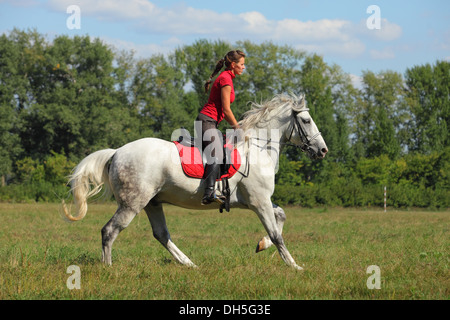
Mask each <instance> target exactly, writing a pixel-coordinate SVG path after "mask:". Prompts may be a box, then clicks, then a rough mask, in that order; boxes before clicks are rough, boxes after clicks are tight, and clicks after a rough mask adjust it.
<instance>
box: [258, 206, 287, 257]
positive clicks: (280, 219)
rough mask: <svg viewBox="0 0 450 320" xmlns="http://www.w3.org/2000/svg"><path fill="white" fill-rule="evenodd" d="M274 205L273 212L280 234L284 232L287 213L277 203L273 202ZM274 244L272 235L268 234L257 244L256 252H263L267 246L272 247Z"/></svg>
mask: <svg viewBox="0 0 450 320" xmlns="http://www.w3.org/2000/svg"><path fill="white" fill-rule="evenodd" d="M272 207H273V214H274V216H275V220H276V222H277V228H278V231H279V232H280V234H282V233H283V226H284V222H285V221H286V214H285V213H284V210H283V209H282V208H281V207H279V206H277V205H276V204H273V203H272ZM272 245H273V242H272V241H271V240H270V237H269V236H268V235H267V236H265V237H264V238H262V239H261V240H259V242H258V244H257V245H256V253H258V252H261V251H263V250H266V249H267V248H269V247H271V246H272Z"/></svg>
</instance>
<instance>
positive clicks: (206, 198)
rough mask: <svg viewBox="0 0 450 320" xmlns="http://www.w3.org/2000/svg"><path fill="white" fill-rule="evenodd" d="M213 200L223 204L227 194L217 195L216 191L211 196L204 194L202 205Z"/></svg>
mask: <svg viewBox="0 0 450 320" xmlns="http://www.w3.org/2000/svg"><path fill="white" fill-rule="evenodd" d="M212 202H217V203H218V204H223V203H224V202H225V196H223V195H217V194H216V192H215V191H213V192H212V194H211V195H209V196H203V199H202V205H207V204H210V203H212Z"/></svg>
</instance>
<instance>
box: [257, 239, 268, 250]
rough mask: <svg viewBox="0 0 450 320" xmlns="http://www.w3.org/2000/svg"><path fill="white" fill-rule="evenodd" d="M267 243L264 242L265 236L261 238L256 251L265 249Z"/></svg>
mask: <svg viewBox="0 0 450 320" xmlns="http://www.w3.org/2000/svg"><path fill="white" fill-rule="evenodd" d="M265 249H266V247H265V243H264V238H262V239H261V240H259V242H258V244H257V245H256V251H255V252H256V253H258V252H261V251H263V250H265Z"/></svg>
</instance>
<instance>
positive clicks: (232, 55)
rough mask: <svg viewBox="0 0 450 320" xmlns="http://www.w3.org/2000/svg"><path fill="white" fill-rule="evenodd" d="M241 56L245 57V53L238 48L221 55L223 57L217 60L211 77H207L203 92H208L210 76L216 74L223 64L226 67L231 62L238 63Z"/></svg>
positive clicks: (229, 66) (210, 81)
mask: <svg viewBox="0 0 450 320" xmlns="http://www.w3.org/2000/svg"><path fill="white" fill-rule="evenodd" d="M241 58H245V53H243V52H242V51H240V50H233V51H230V52H228V53H227V54H226V55H225V57H223V59H220V60H219V61H217V64H216V68H215V69H214V72H213V73H212V74H211V77H209V80H208V81H206V83H205V93H208V91H209V86H210V85H211V83H212V78H214V76H215V75H216V74H218V73H219V71H220V70H222V68H223V65H224V64H225V66H226V67H227V68H231V63H232V62H234V63H238V62H239V60H241Z"/></svg>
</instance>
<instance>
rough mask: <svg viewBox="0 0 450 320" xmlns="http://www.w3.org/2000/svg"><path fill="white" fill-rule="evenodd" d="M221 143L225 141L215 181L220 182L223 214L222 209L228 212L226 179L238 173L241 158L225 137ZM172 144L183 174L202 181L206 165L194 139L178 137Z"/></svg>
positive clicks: (228, 201) (228, 195)
mask: <svg viewBox="0 0 450 320" xmlns="http://www.w3.org/2000/svg"><path fill="white" fill-rule="evenodd" d="M223 141H226V142H225V144H224V146H223V155H224V158H223V161H222V164H221V165H220V174H219V176H218V178H217V179H216V181H221V182H222V190H221V193H222V195H223V196H224V198H225V201H224V203H223V204H221V206H220V212H223V209H225V210H226V211H227V212H229V211H230V194H231V192H230V187H229V184H228V179H229V178H231V177H233V176H234V174H235V173H236V172H238V170H239V168H240V166H241V156H240V154H239V151H238V150H237V149H236V148H235V147H234V145H233V144H231V143H229V142H228V141H227V139H226V137H225V136H224V140H223ZM173 143H174V144H175V145H176V146H177V149H178V154H179V156H180V160H181V167H182V168H183V172H184V174H185V175H186V176H188V177H190V178H194V179H203V178H204V174H205V165H206V163H205V161H204V159H203V157H202V153H201V151H200V150H199V148H198V147H197V146H196V145H195V144H194V138H191V139H185V138H184V137H183V136H180V137H179V138H178V140H177V141H173Z"/></svg>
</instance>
